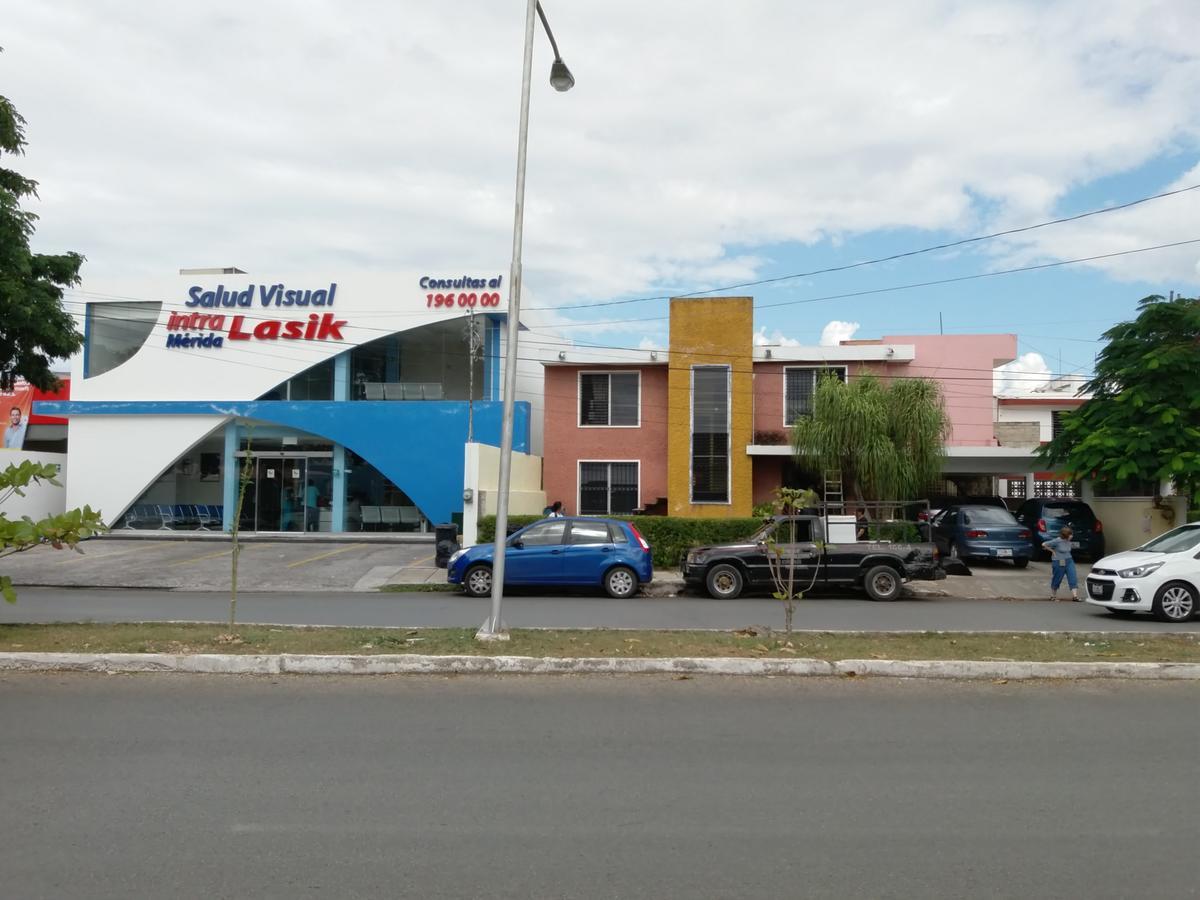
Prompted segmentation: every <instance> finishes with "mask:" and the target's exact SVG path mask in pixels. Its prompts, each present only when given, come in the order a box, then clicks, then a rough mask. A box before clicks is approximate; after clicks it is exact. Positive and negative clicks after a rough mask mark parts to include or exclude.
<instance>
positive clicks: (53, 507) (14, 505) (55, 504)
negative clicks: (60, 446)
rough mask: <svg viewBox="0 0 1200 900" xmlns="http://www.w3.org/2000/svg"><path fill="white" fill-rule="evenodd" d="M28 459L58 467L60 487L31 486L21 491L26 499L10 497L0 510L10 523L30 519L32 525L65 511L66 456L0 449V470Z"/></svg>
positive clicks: (63, 454)
mask: <svg viewBox="0 0 1200 900" xmlns="http://www.w3.org/2000/svg"><path fill="white" fill-rule="evenodd" d="M26 460H29V461H31V462H35V463H43V464H45V463H53V464H54V465H56V466H58V479H57V480H58V481H59V482H60V484H59V485H57V486H56V485H53V484H46V483H45V482H42V483H41V484H38V485H30V486H29V487H27V488H22V490H23V491H24V492H25V496H24V497H22V496H20V495H18V494H15V493H14V494H12V495H11V496H10V497H9V498H8V499H7V500H5V501H4V505H3V506H2V507H0V511H2V512H3V513H4V515H5V516H6V517H7V518H8V519H9V520H10V521H11V520H13V519H19V518H21V517H22V516H29V518H31V519H33V520H34V521H35V522H36V521H38V520H39V519H44V518H46V517H47V516H57V515H60V514H62V513H63V512H65V511H66V509H67V490H66V487H65V485H66V483H67V455H66V454H65V453H38V452H35V451H31V450H0V468H7V467H8V466H10V465H19V464H20V463H23V462H25V461H26Z"/></svg>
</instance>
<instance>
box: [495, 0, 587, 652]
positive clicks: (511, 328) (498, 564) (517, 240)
mask: <svg viewBox="0 0 1200 900" xmlns="http://www.w3.org/2000/svg"><path fill="white" fill-rule="evenodd" d="M525 6H526V9H525V59H524V64H523V67H522V70H521V123H520V126H519V128H518V130H517V199H516V203H515V206H514V210H513V249H512V264H511V266H510V268H509V273H508V290H509V296H508V341H507V344H506V346H505V348H504V396H503V401H504V421H503V424H502V425H501V429H500V483H499V485H498V490H497V494H498V497H497V500H496V550H495V554H494V555H493V557H492V614H491V615H490V616H489V617H488V618H487V619H486V620H485V621H484V623H483V624H482V625H481V626H480V627H479V631H478V632H476V634H475V637H476V639H477V640H481V641H506V640H508V629H507V628H506V627H505V625H504V620H503V619H502V618H501V617H500V608H501V605H502V603H503V601H504V555H505V553H504V551H505V550H506V549H507V538H508V533H507V532H508V491H509V484H510V482H511V480H512V445H513V415H514V412H513V410H514V407H513V403H514V400H515V398H516V393H517V332H518V331H519V330H520V328H521V320H520V314H521V242H522V239H523V237H524V228H525V149H526V147H527V146H528V143H529V86H530V83H531V81H532V77H533V31H534V24H533V23H534V16H535V15H537V16H538V17H540V18H541V20H542V27H543V28H545V29H546V36H547V37H549V38H550V46H551V47H552V48H553V49H554V64H553V66H552V67H551V69H550V84H551V85H552V86H553V87H554V89H555V90H556V91H569V90H570V89H571V88H572V87H573V86H574V85H575V78H574V77H573V76H572V75H571V71H570V69H568V68H567V65H566V63H564V62H563V61H562V57H561V56H559V53H558V44H557V43H556V42H555V40H554V35H553V34H552V33H551V32H550V25H549V24H548V23H547V22H546V14H545V13H544V12H543V11H542V7H541V4H540V3H538V0H528V2H527V3H526V4H525Z"/></svg>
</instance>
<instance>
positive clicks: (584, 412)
mask: <svg viewBox="0 0 1200 900" xmlns="http://www.w3.org/2000/svg"><path fill="white" fill-rule="evenodd" d="M640 382H641V376H640V375H639V374H638V373H637V372H581V373H580V375H579V424H580V425H590V426H609V427H613V426H624V427H630V426H637V425H638V423H639V410H638V396H639V393H640V390H641V388H640Z"/></svg>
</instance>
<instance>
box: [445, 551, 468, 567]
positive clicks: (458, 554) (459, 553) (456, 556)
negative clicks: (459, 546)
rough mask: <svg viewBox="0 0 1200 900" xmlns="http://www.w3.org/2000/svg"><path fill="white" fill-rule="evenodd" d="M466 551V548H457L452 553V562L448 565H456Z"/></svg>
mask: <svg viewBox="0 0 1200 900" xmlns="http://www.w3.org/2000/svg"><path fill="white" fill-rule="evenodd" d="M466 552H467V551H466V550H465V549H464V550H455V551H454V552H453V553H451V554H450V562H448V563H446V565H448V566H452V565H454V564H455V563H456V562H458V560H459V558H460V557H461V556H462V555H463V554H464V553H466Z"/></svg>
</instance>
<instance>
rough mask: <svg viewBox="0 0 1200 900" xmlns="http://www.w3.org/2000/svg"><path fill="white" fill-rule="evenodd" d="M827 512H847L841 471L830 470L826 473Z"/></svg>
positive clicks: (825, 495)
mask: <svg viewBox="0 0 1200 900" xmlns="http://www.w3.org/2000/svg"><path fill="white" fill-rule="evenodd" d="M824 479H825V494H824V497H825V511H826V512H836V513H840V512H845V509H846V498H845V496H844V495H843V489H842V473H841V471H840V470H835V469H829V470H827V471H826V472H825V475H824Z"/></svg>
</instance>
